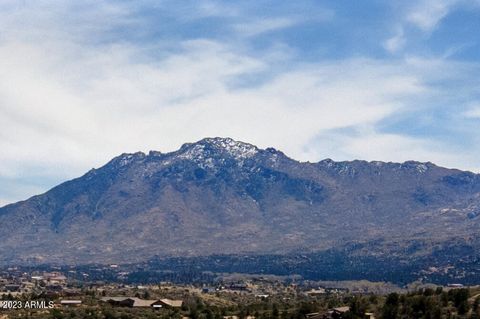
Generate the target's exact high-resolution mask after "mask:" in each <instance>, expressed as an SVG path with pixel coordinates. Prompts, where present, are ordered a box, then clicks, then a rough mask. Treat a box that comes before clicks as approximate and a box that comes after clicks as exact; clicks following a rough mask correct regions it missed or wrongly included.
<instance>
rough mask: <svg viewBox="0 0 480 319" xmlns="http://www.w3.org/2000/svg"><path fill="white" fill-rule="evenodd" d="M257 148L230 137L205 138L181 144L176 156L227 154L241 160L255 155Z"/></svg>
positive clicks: (196, 158) (197, 157)
mask: <svg viewBox="0 0 480 319" xmlns="http://www.w3.org/2000/svg"><path fill="white" fill-rule="evenodd" d="M258 152H259V149H258V148H257V147H256V146H254V145H252V144H248V143H244V142H240V141H235V140H233V139H231V138H221V137H215V138H205V139H202V140H200V141H198V142H196V143H188V144H184V145H182V147H181V148H180V150H179V151H178V153H177V156H178V157H180V158H184V159H190V160H199V159H205V158H209V157H213V156H215V155H220V156H225V155H226V156H229V157H232V158H234V159H237V160H242V159H246V158H250V157H253V156H255V154H257V153H258Z"/></svg>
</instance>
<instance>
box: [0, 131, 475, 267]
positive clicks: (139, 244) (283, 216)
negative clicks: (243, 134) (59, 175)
mask: <svg viewBox="0 0 480 319" xmlns="http://www.w3.org/2000/svg"><path fill="white" fill-rule="evenodd" d="M479 215H480V176H479V175H476V174H474V173H471V172H465V171H460V170H455V169H447V168H442V167H438V166H436V165H434V164H432V163H420V162H413V161H409V162H405V163H384V162H366V161H358V160H356V161H351V162H335V161H332V160H330V159H326V160H322V161H320V162H318V163H309V162H298V161H295V160H293V159H291V158H289V157H287V156H286V155H285V154H283V153H282V152H281V151H278V150H276V149H273V148H267V149H259V148H257V147H256V146H254V145H251V144H247V143H243V142H238V141H234V140H232V139H229V138H206V139H203V140H201V141H199V142H197V143H191V144H185V145H183V146H182V147H181V148H180V149H179V150H178V151H175V152H171V153H160V152H153V151H152V152H150V153H149V154H144V153H141V152H139V153H134V154H122V155H120V156H118V157H116V158H114V159H113V160H111V161H110V162H109V163H107V164H106V165H105V166H103V167H101V168H98V169H92V170H91V171H89V172H88V173H86V174H85V175H83V176H82V177H79V178H77V179H74V180H71V181H68V182H65V183H63V184H61V185H59V186H57V187H55V188H53V189H51V190H50V191H48V192H46V193H45V194H42V195H38V196H34V197H32V198H30V199H28V200H26V201H22V202H18V203H15V204H11V205H8V206H5V207H3V208H0V264H14V263H20V264H31V263H63V264H87V263H130V262H131V263H135V262H141V261H145V260H148V259H149V258H152V257H154V256H157V257H189V256H190V257H195V256H210V255H219V254H220V255H232V254H233V255H238V254H249V255H291V254H310V253H316V252H328V251H332V250H335V251H339V252H344V253H345V254H348V255H349V256H357V257H359V258H360V257H362V258H363V257H365V258H366V257H372V258H384V257H388V258H397V257H398V258H402V260H409V259H412V258H413V259H414V258H427V259H428V258H432V256H448V258H449V259H448V260H451V259H453V260H455V259H456V258H461V257H464V256H466V255H468V256H478V249H479V248H480V238H479V233H478V229H479V223H480V217H479ZM448 260H446V261H445V263H448V262H449V261H448Z"/></svg>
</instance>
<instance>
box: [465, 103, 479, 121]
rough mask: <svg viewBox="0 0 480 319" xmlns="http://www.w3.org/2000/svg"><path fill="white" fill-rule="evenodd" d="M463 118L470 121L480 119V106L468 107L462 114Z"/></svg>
mask: <svg viewBox="0 0 480 319" xmlns="http://www.w3.org/2000/svg"><path fill="white" fill-rule="evenodd" d="M463 116H465V117H467V118H472V119H477V118H480V105H471V106H469V107H468V110H467V111H465V112H464V113H463Z"/></svg>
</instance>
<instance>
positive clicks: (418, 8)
mask: <svg viewBox="0 0 480 319" xmlns="http://www.w3.org/2000/svg"><path fill="white" fill-rule="evenodd" d="M458 2H459V0H422V1H418V2H416V3H415V5H414V7H413V8H412V10H411V11H410V12H409V13H408V15H407V20H408V21H409V22H411V23H413V24H414V25H415V26H417V27H418V28H420V29H421V30H423V31H425V32H431V31H432V30H433V29H434V28H435V27H436V26H437V25H438V23H439V22H440V21H441V20H442V19H443V18H444V17H446V16H447V14H448V13H449V11H450V9H451V8H452V7H453V6H454V5H456V4H457V3H458Z"/></svg>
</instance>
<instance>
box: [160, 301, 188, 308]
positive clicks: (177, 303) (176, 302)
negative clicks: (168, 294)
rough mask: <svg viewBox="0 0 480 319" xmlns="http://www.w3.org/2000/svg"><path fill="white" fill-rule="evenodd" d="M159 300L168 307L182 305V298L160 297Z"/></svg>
mask: <svg viewBox="0 0 480 319" xmlns="http://www.w3.org/2000/svg"><path fill="white" fill-rule="evenodd" d="M160 301H161V302H162V303H164V304H166V305H168V306H170V307H174V308H179V307H181V306H182V305H183V301H182V300H172V299H160Z"/></svg>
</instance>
